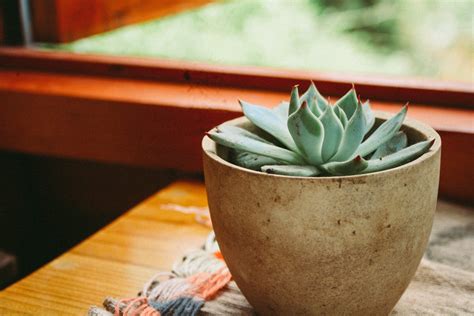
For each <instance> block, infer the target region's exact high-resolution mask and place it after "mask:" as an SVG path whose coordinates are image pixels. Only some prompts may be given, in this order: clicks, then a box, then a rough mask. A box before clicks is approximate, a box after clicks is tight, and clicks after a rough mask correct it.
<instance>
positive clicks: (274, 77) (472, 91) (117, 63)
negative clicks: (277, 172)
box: [0, 48, 474, 108]
mask: <svg viewBox="0 0 474 316" xmlns="http://www.w3.org/2000/svg"><path fill="white" fill-rule="evenodd" d="M0 67H9V68H23V69H32V70H45V71H49V72H60V73H76V74H89V75H100V76H112V77H122V78H131V79H147V80H159V81H172V82H179V83H190V84H204V85H212V86H221V87H238V88H243V89H258V90H269V91H281V92H288V89H289V87H291V86H292V85H295V84H300V85H301V86H302V87H303V88H305V86H306V85H308V84H309V81H310V80H313V81H314V82H315V83H316V84H317V86H318V88H319V89H320V90H321V92H322V93H323V94H327V95H334V96H341V95H342V94H344V93H345V92H346V91H347V90H348V89H350V87H351V85H352V83H354V84H355V85H356V88H357V91H358V93H360V94H361V95H363V96H368V97H370V98H372V99H376V100H383V101H389V102H403V103H405V102H408V101H409V102H412V103H421V104H430V105H445V106H451V107H464V108H473V107H474V88H473V86H472V84H469V83H455V82H444V81H432V80H428V79H407V78H395V77H392V78H387V77H377V76H358V75H341V74H328V73H319V72H310V71H294V70H291V71H290V70H281V69H273V68H260V67H240V66H238V67H237V66H223V65H209V64H203V63H194V62H180V61H176V60H162V59H161V60H160V59H155V58H134V57H119V56H104V55H101V56H96V55H82V54H72V53H65V52H45V51H39V50H31V49H21V48H0Z"/></svg>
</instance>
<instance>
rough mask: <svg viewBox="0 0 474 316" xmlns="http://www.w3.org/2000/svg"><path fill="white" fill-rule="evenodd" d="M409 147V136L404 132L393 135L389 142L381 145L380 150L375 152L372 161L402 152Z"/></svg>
mask: <svg viewBox="0 0 474 316" xmlns="http://www.w3.org/2000/svg"><path fill="white" fill-rule="evenodd" d="M406 146H407V135H406V134H405V133H404V132H398V133H396V134H395V135H393V137H392V138H390V139H389V140H388V141H387V142H385V143H384V144H382V145H380V146H379V148H377V150H376V151H375V152H374V154H373V155H372V157H370V159H379V158H382V157H385V156H388V155H391V154H393V153H396V152H397V151H399V150H402V149H403V148H405V147H406Z"/></svg>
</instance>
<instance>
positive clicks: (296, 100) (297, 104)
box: [288, 86, 300, 116]
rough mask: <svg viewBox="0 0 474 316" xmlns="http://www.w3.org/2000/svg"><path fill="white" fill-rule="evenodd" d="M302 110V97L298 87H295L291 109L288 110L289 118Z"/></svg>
mask: <svg viewBox="0 0 474 316" xmlns="http://www.w3.org/2000/svg"><path fill="white" fill-rule="evenodd" d="M299 108H300V95H299V92H298V86H294V87H293V89H292V90H291V97H290V107H289V109H288V116H290V115H291V114H293V113H295V112H296V111H297V110H298V109H299Z"/></svg>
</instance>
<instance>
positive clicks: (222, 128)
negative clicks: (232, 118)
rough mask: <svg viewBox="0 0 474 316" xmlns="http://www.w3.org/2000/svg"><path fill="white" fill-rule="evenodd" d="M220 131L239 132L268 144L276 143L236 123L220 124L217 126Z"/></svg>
mask: <svg viewBox="0 0 474 316" xmlns="http://www.w3.org/2000/svg"><path fill="white" fill-rule="evenodd" d="M216 129H217V130H218V131H219V132H223V133H231V134H239V135H242V136H245V137H249V138H252V139H255V140H258V141H261V142H264V143H267V144H271V145H274V144H273V143H272V142H270V141H268V140H266V139H264V138H262V137H260V136H258V135H257V134H254V133H252V132H250V131H248V130H246V129H244V128H242V127H238V126H234V125H229V124H222V125H219V126H217V128H216Z"/></svg>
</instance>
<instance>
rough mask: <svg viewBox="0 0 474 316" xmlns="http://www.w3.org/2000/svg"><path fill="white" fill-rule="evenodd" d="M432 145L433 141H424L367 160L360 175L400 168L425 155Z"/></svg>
mask: <svg viewBox="0 0 474 316" xmlns="http://www.w3.org/2000/svg"><path fill="white" fill-rule="evenodd" d="M433 143H434V139H433V140H425V141H422V142H419V143H416V144H414V145H411V146H409V147H407V148H404V149H402V150H400V151H397V152H396V153H393V154H391V155H388V156H385V157H382V158H379V159H373V160H368V161H367V162H368V166H367V168H366V169H365V170H363V171H362V173H369V172H376V171H382V170H385V169H390V168H394V167H398V166H401V165H403V164H405V163H407V162H410V161H412V160H414V159H416V158H418V157H420V156H421V155H423V154H424V153H426V152H427V151H428V150H429V149H430V147H431V146H432V145H433Z"/></svg>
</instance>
